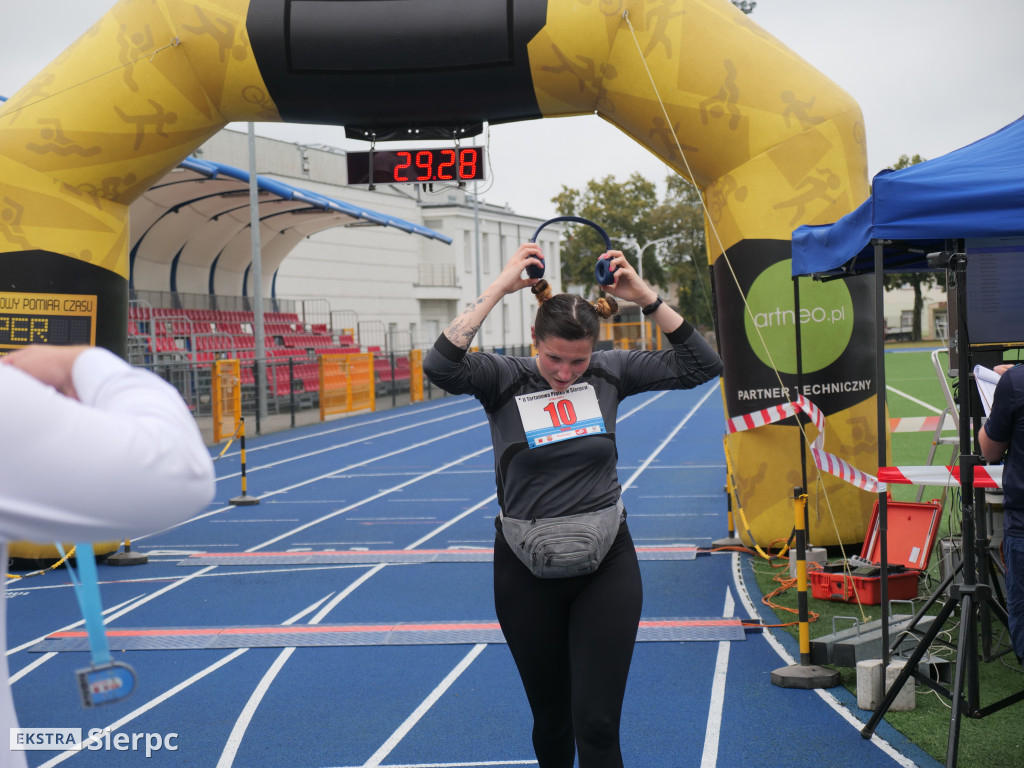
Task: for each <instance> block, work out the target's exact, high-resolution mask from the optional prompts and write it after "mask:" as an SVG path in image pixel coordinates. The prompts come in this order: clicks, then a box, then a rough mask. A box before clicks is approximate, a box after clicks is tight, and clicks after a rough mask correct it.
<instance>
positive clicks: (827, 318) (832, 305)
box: [744, 259, 853, 373]
mask: <svg viewBox="0 0 1024 768" xmlns="http://www.w3.org/2000/svg"><path fill="white" fill-rule="evenodd" d="M790 269H791V268H790V260H789V259H786V260H785V261H780V262H779V263H778V264H773V265H772V266H770V267H768V269H766V270H765V271H764V272H762V273H761V274H760V275H758V276H757V279H756V280H754V284H753V285H751V286H750V291H749V292H748V293H747V304H748V306H749V308H750V312H749V313H747V314H746V315H745V320H744V325H745V327H746V332H747V343H748V344H750V348H751V349H752V350H753V351H754V354H756V355H757V357H758V359H760V360H761V362H763V363H764V364H765V365H767V366H769V367H772V363H773V362H774V367H775V368H778V369H779V371H780V372H781V373H796V321H797V317H799V320H800V340H801V349H802V352H803V359H802V363H803V370H804V373H814V372H815V371H820V370H821V369H822V368H825V367H827V366H829V365H831V364H832V363H834V362H835V361H836V360H838V359H839V356H840V355H842V354H843V352H844V351H846V347H847V345H848V344H849V343H850V337H851V336H852V335H853V299H852V298H851V296H850V290H849V288H847V287H846V285H844V283H843V281H842V280H830V281H828V282H824V283H822V282H818V281H814V280H811V279H809V278H800V311H799V315H798V314H797V312H796V311H795V309H794V306H793V278H792V277H791V275H790ZM762 339H763V341H762ZM766 347H767V349H766Z"/></svg>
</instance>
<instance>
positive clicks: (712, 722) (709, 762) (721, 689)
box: [700, 587, 736, 768]
mask: <svg viewBox="0 0 1024 768" xmlns="http://www.w3.org/2000/svg"><path fill="white" fill-rule="evenodd" d="M735 609H736V603H735V602H734V601H733V599H732V591H731V590H730V589H729V588H728V587H726V588H725V610H724V611H723V612H722V616H724V617H725V618H727V619H728V618H731V617H732V616H734V615H735V612H736V610H735ZM731 645H732V641H731V640H722V641H720V642H719V643H718V657H717V658H716V659H715V676H714V679H713V681H712V683H711V702H710V703H709V704H708V722H707V727H706V728H705V730H704V752H703V753H702V754H701V758H700V768H715V766H717V765H718V742H719V739H720V738H721V735H722V711H723V710H724V708H725V679H726V676H727V675H728V673H729V648H730V646H731Z"/></svg>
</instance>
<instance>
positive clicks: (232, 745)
mask: <svg viewBox="0 0 1024 768" xmlns="http://www.w3.org/2000/svg"><path fill="white" fill-rule="evenodd" d="M329 597H330V595H327V596H326V597H322V598H320V600H318V601H317V602H315V603H313V605H311V606H309V607H308V608H306V609H304V610H303V611H301V612H300V613H298V614H296V615H295V616H292V617H291V618H290V619H288V620H286V621H284V622H282V626H288V625H289V624H294V623H296V622H297V621H298V620H299V619H300V618H302V617H304V616H306V615H307V614H309V613H311V612H312V611H314V610H315V609H317V608H319V607H320V606H321V605H322V604H323V603H324V602H325V601H326V600H327V599H328V598H329ZM318 615H319V614H318ZM309 623H310V624H315V623H317V620H316V619H315V618H314V619H313V620H311V621H310V622H309ZM293 653H295V648H294V647H289V648H283V649H282V650H281V652H280V653H279V654H278V655H277V658H276V659H274V663H273V664H271V665H270V668H269V669H268V670H267V671H266V672H265V673H264V674H263V677H262V679H261V680H260V681H259V683H258V684H257V685H256V688H254V689H253V692H252V694H250V696H249V700H248V701H247V702H246V703H245V706H244V707H243V708H242V714H240V715H239V716H238V719H237V720H236V721H235V725H234V727H233V728H232V729H231V733H230V734H228V739H227V741H226V742H225V743H224V750H223V751H222V752H221V753H220V759H219V760H218V761H217V768H229V766H231V765H232V764H233V763H234V761H235V756H236V755H237V754H238V748H239V747H240V746H241V745H242V739H243V738H245V732H246V730H248V728H249V723H251V722H252V718H253V715H255V714H256V710H257V709H259V706H260V702H262V701H263V697H264V696H265V695H266V693H267V691H269V690H270V685H271V683H273V682H274V678H276V677H277V673H278V672H280V671H281V669H283V668H284V665H285V664H286V663H287V662H288V659H290V658H291V655H292V654H293Z"/></svg>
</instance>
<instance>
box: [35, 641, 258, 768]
mask: <svg viewBox="0 0 1024 768" xmlns="http://www.w3.org/2000/svg"><path fill="white" fill-rule="evenodd" d="M248 650H249V649H248V648H239V649H237V650H235V651H232V652H231V653H229V654H228V655H227V656H225V657H223V658H222V659H220V660H219V661H216V662H214V663H213V664H211V665H210V666H208V667H206V668H205V669H201V670H200V671H198V672H196V673H195V674H194V675H192V677H190V678H188V679H187V680H183V681H182V682H180V683H178V684H177V685H176V686H174V687H173V688H170V689H168V690H167V691H165V692H164V693H162V694H160V695H159V696H157V697H156V698H154V699H150V700H149V701H147V702H146V703H145V704H143V705H142V706H141V707H139V708H138V709H136V710H133V711H132V712H129V713H128V714H127V715H125V716H124V717H122V718H121V719H120V720H117V721H115V722H113V723H111V724H110V725H108V726H107V730H109V731H110V732H111V733H113V732H114V731H116V730H118V729H119V728H121V726H123V725H127V724H128V723H130V722H131V721H132V720H134V719H135V718H137V717H140V716H142V715H144V714H145V713H146V712H148V711H149V710H151V709H153V708H154V707H157V706H159V705H160V704H163V703H164V702H165V701H167V700H168V699H169V698H171V697H172V696H174V695H175V694H178V693H180V692H181V691H183V690H185V689H186V688H188V687H189V686H190V685H192V684H193V683H197V682H199V681H200V680H202V679H203V678H204V677H206V676H207V675H210V674H212V673H214V672H216V671H217V670H218V669H220V668H221V667H223V666H224V665H225V664H228V663H230V662H232V661H234V660H235V659H237V658H238V657H239V656H241V655H242V654H243V653H245V652H246V651H248ZM78 754H81V753H80V752H79V751H78V750H77V749H76V750H69V751H67V752H62V753H61V754H59V755H57V756H56V757H54V758H53V759H51V760H48V761H47V762H45V763H43V764H42V765H40V766H39V768H53V766H55V765H57V764H59V763H63V762H64V761H65V760H67V759H68V758H69V757H74V756H75V755H78Z"/></svg>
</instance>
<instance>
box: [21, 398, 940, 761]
mask: <svg viewBox="0 0 1024 768" xmlns="http://www.w3.org/2000/svg"><path fill="white" fill-rule="evenodd" d="M723 428H724V420H723V415H722V406H721V396H720V393H719V392H718V389H717V386H716V385H715V384H708V385H705V386H704V387H701V388H699V389H696V390H690V391H685V392H666V393H652V394H645V395H640V396H637V397H634V398H631V399H630V400H627V401H626V402H625V403H623V407H622V408H621V411H620V418H619V426H618V447H619V461H620V467H619V477H620V480H621V482H622V484H623V486H624V488H625V494H624V500H625V503H626V508H627V510H628V514H629V524H630V529H631V531H632V533H633V538H634V540H635V541H636V544H637V546H638V548H649V549H651V550H652V551H657V550H659V549H664V550H671V551H675V552H677V553H684V554H685V553H686V552H687V551H689V557H682V556H678V557H677V556H672V557H670V558H668V559H645V560H642V561H641V569H642V572H643V578H644V596H645V601H644V610H643V616H644V620H645V621H649V622H652V625H651V626H652V627H669V630H665V631H667V632H668V634H666V635H659V634H658V632H660V631H661V630H660V629H659V630H657V631H655V630H653V629H652V630H651V632H652V633H653V635H651V637H653V640H652V641H649V642H640V643H638V644H637V647H636V652H635V654H634V659H633V667H632V672H631V676H630V683H629V687H628V690H627V695H626V702H625V708H624V712H623V723H622V741H623V753H624V756H625V761H626V765H627V766H630V768H647V767H648V766H657V767H661V766H670V767H671V768H711V767H713V766H721V767H722V768H737V767H739V766H744V765H747V764H752V763H754V762H762V761H766V762H767V763H769V764H777V765H786V766H789V767H791V768H800V767H802V766H807V767H808V768H811V767H813V768H822V767H823V766H824V767H826V768H890V767H892V766H903V767H904V768H908V767H909V766H914V765H918V766H921V767H922V768H933V767H934V766H936V765H937V763H935V762H934V761H933V760H931V759H930V758H928V757H927V756H926V755H925V754H924V753H923V752H921V751H920V750H919V749H917V748H916V747H915V746H914V745H912V744H910V743H908V742H907V741H906V740H905V739H904V738H903V737H902V736H901V735H900V734H898V733H896V732H895V731H893V730H892V729H891V728H889V727H888V726H886V725H884V724H883V727H882V728H880V729H879V731H878V735H877V736H876V737H875V738H874V739H872V740H870V741H868V740H864V739H863V738H861V736H860V733H859V728H860V725H861V723H860V720H861V719H866V717H867V716H868V715H869V714H870V713H865V712H861V711H860V710H858V709H857V708H856V704H855V702H854V701H853V697H851V696H850V695H849V694H848V693H847V692H846V691H845V690H843V689H832V690H831V691H827V692H825V691H798V690H788V689H781V688H778V687H775V686H773V685H771V683H770V673H771V671H772V670H773V669H777V668H779V667H781V666H785V665H787V664H790V663H792V656H793V655H794V654H795V649H794V648H793V644H792V641H791V639H790V637H789V635H788V634H786V633H780V632H777V631H769V630H763V631H762V630H761V629H759V628H756V629H755V628H753V627H751V626H749V624H756V619H758V618H764V619H765V620H766V621H767V622H768V623H770V622H772V621H773V617H771V616H770V615H767V614H765V615H764V616H763V617H762V616H761V614H760V613H759V612H760V611H762V610H764V609H763V608H762V607H761V606H760V595H759V594H758V595H757V597H756V599H755V600H753V601H752V600H751V598H750V596H749V595H748V592H747V586H745V585H748V584H749V585H753V581H752V579H751V575H750V571H749V565H747V562H746V560H747V557H746V556H745V555H738V554H733V553H728V554H722V553H715V554H710V553H707V552H701V553H700V554H698V555H696V556H694V555H693V548H694V547H700V548H706V547H708V545H709V544H710V543H711V541H712V540H713V539H715V538H720V537H722V536H724V535H725V533H726V524H725V498H724V494H723V492H722V487H723V483H724V475H725V467H724V460H723V457H722V450H721V435H722V433H723ZM247 456H248V467H247V469H248V492H249V494H250V495H252V496H256V497H259V500H260V502H259V504H258V505H255V506H232V505H230V503H229V500H230V499H231V498H232V497H235V496H238V495H239V493H240V478H239V468H240V467H239V456H238V453H237V452H232V453H228V454H227V455H226V456H225V457H224V458H223V459H221V460H220V461H218V463H217V469H218V483H217V499H216V500H215V502H214V503H213V504H211V505H210V507H209V508H208V510H207V511H205V512H204V513H202V514H200V515H197V516H196V517H195V518H193V519H192V520H190V521H188V522H186V523H183V524H181V525H178V526H176V527H174V528H171V529H168V530H165V531H161V532H158V533H154V534H152V535H150V536H146V537H143V538H141V539H139V540H136V541H133V543H132V544H133V547H132V548H133V550H137V551H142V552H146V553H147V554H148V555H149V563H148V564H147V565H144V566H139V567H132V568H115V567H113V566H108V565H100V567H99V572H100V581H101V589H102V593H103V601H104V606H105V608H106V612H107V628H108V631H109V632H110V633H111V644H112V647H113V648H115V649H117V648H118V647H121V646H124V647H129V648H132V650H127V651H123V652H122V651H117V650H115V658H117V659H118V660H122V661H126V662H128V663H130V664H131V665H132V666H133V667H134V668H135V670H136V672H137V673H138V676H139V683H138V687H137V690H136V692H135V693H134V694H133V695H132V696H130V697H129V698H127V699H125V700H124V701H122V702H118V703H116V704H112V705H108V706H105V707H100V708H96V709H92V710H86V709H83V708H82V706H81V705H80V703H79V697H78V694H77V693H76V690H75V686H74V673H75V670H76V669H79V668H82V667H84V666H86V664H87V663H88V658H89V657H88V654H87V653H85V652H83V651H81V650H74V649H76V648H84V647H85V646H84V645H83V643H82V640H81V638H80V635H81V629H82V627H81V621H80V619H81V616H80V614H79V612H78V608H77V604H76V602H75V597H74V594H73V593H72V590H71V589H70V587H69V586H68V583H67V575H66V573H65V572H64V571H63V570H58V571H55V572H53V573H50V574H46V575H43V576H37V577H33V578H31V579H26V580H24V581H20V582H13V583H10V584H9V585H8V586H9V593H8V598H9V599H8V601H7V609H8V616H9V618H8V628H9V630H8V631H9V637H8V647H9V648H10V649H11V650H10V651H9V654H8V661H9V663H10V665H11V674H12V677H11V680H12V685H13V691H14V698H15V704H16V706H17V709H18V712H19V718H20V724H21V726H22V727H31V728H44V727H45V728H68V727H77V728H81V729H83V732H86V733H87V732H88V731H89V730H90V729H109V735H108V736H107V737H106V740H105V741H104V742H102V743H101V744H100V746H101V747H102V748H100V749H87V750H82V751H80V752H59V751H56V750H53V751H30V752H27V753H26V755H27V757H28V760H29V764H30V765H31V766H55V765H62V764H67V765H69V766H76V767H77V766H82V767H83V768H84V767H87V766H104V767H105V768H107V767H109V766H142V765H145V766H153V767H154V768H156V767H158V766H198V767H199V768H207V767H209V768H215V767H216V768H229V767H230V766H235V767H236V768H243V767H245V768H250V767H251V768H275V767H280V768H327V767H329V766H331V767H336V768H341V767H346V768H348V767H351V768H356V767H362V768H373V767H375V766H382V767H383V766H387V767H389V768H399V767H402V768H413V767H415V768H449V767H450V768H455V767H456V766H458V767H459V768H478V767H480V768H482V767H483V766H519V765H524V766H530V765H536V762H535V761H534V759H533V751H532V748H531V745H530V735H529V734H530V713H529V710H528V707H527V703H526V697H525V695H524V694H523V691H522V688H521V685H520V683H519V679H518V676H517V673H516V670H515V667H514V664H513V662H512V659H511V656H510V654H509V652H508V649H507V648H506V646H505V645H504V644H503V643H502V641H501V636H500V633H496V632H495V631H494V624H495V616H494V608H493V604H492V596H491V566H490V562H489V557H488V553H487V552H486V550H489V549H490V548H491V547H492V546H493V542H494V524H493V519H494V516H495V515H496V513H497V504H496V502H495V497H494V479H493V464H492V455H491V450H490V443H489V438H488V430H487V427H486V423H485V419H484V414H483V411H482V410H481V408H480V407H479V405H478V404H477V403H476V402H475V401H474V400H472V399H468V398H465V397H451V398H444V399H441V400H434V401H430V402H427V403H424V404H419V405H415V406H410V407H406V408H401V409H397V410H393V411H387V412H382V413H376V414H366V415H362V416H357V417H353V418H349V419H346V420H343V421H335V422H330V423H327V424H319V425H316V426H315V427H309V428H304V429H299V430H294V431H291V432H287V433H278V434H274V435H269V436H265V437H261V438H256V439H250V440H249V443H248V450H247ZM116 493H117V490H116V489H111V494H116ZM139 514H140V515H141V514H145V510H139ZM381 550H387V551H390V552H396V551H398V552H399V553H404V552H408V553H412V552H416V551H426V550H432V551H438V550H441V551H442V554H443V553H444V552H450V551H453V550H455V551H458V552H459V553H462V554H460V555H459V556H458V557H451V558H447V560H448V561H446V559H445V558H444V557H441V558H439V559H438V560H435V561H433V562H421V561H417V560H416V558H411V559H412V560H413V562H405V563H394V562H391V563H385V562H381V561H380V559H379V558H378V557H377V556H375V555H374V552H375V551H381ZM474 550H477V551H479V550H485V551H484V553H483V555H482V556H478V557H476V559H475V560H474V559H473V557H472V554H473V551H474ZM318 552H320V553H324V552H333V553H339V554H338V556H336V557H335V556H327V555H319V556H314V555H311V556H310V557H303V556H302V555H301V553H318ZM353 552H365V553H366V554H365V557H360V558H357V559H356V561H355V562H353V561H352V560H351V559H349V560H346V559H345V558H346V557H347V556H348V555H349V553H353ZM477 554H478V555H479V552H477ZM213 555H222V556H224V557H221V558H218V559H213V558H212V556H213ZM257 555H262V556H264V557H260V558H257V557H255V556H257ZM332 557H333V560H334V561H332ZM460 557H461V558H462V559H461V560H460V559H459V558H460ZM204 558H207V559H205V560H204ZM399 559H401V558H399ZM451 560H456V561H454V562H453V561H451ZM224 562H228V564H220V563H224ZM752 589H753V590H754V591H755V592H756V590H757V588H756V585H753V586H752ZM707 619H710V620H712V621H710V622H707V621H704V620H707ZM727 619H728V621H726V620H727ZM741 619H742V620H746V621H747V622H748V626H747V628H746V631H744V630H743V628H742V627H740V629H739V630H737V629H736V627H737V626H738V621H739V620H741ZM751 620H755V621H751ZM659 622H661V623H660V624H659ZM730 622H731V623H730ZM47 638H49V639H47ZM659 638H668V639H659ZM681 638H682V639H681ZM723 638H731V639H723ZM119 644H121V646H119ZM170 734H177V736H176V737H171V736H170ZM119 736H120V737H121V740H120V742H118V737H119ZM157 736H159V738H160V748H159V749H156V748H153V749H150V755H149V757H147V756H146V744H147V738H148V739H149V742H148V743H149V744H150V745H154V744H155V743H156V741H155V740H156V738H157ZM167 739H169V743H168V742H167V741H166V740H167ZM133 741H134V742H135V744H134V746H135V748H134V749H133V748H132V742H133ZM118 744H120V745H121V746H122V747H124V748H121V749H119V748H118Z"/></svg>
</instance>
